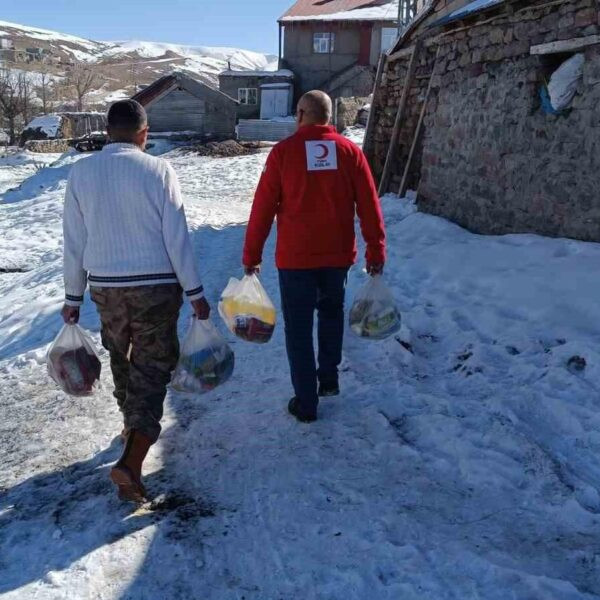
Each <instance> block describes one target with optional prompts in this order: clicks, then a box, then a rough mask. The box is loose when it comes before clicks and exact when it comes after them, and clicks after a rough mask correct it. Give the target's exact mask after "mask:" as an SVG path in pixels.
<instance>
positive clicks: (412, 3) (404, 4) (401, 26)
mask: <svg viewBox="0 0 600 600" xmlns="http://www.w3.org/2000/svg"><path fill="white" fill-rule="evenodd" d="M416 14H417V0H399V2H398V37H400V36H401V35H402V33H403V32H404V30H405V29H406V28H407V27H408V26H409V25H410V23H411V21H412V20H413V19H414V18H415V16H416Z"/></svg>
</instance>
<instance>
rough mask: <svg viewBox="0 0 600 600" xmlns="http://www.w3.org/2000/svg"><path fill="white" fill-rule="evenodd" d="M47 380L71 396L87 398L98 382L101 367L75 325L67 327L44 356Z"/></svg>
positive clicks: (93, 350) (83, 333)
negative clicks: (52, 380)
mask: <svg viewBox="0 0 600 600" xmlns="http://www.w3.org/2000/svg"><path fill="white" fill-rule="evenodd" d="M46 364H47V366H48V373H49V374H50V377H52V379H54V381H56V383H57V384H58V385H59V386H60V388H61V389H62V390H63V391H65V392H66V393H67V394H70V395H71V396H89V395H90V394H92V393H93V391H94V389H95V388H96V387H97V384H98V382H99V381H100V372H101V370H102V365H101V363H100V359H99V358H98V353H97V352H96V348H95V346H94V342H93V341H92V340H91V338H90V337H89V336H88V335H87V334H86V333H85V331H84V330H83V329H81V327H79V325H75V324H72V323H70V324H67V325H65V326H64V327H63V328H62V329H61V330H60V333H59V334H58V336H57V337H56V339H55V340H54V342H53V343H52V345H51V346H50V348H49V349H48V354H47V356H46Z"/></svg>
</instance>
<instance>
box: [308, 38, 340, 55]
mask: <svg viewBox="0 0 600 600" xmlns="http://www.w3.org/2000/svg"><path fill="white" fill-rule="evenodd" d="M334 48H335V33H315V34H314V35H313V52H314V53H315V54H331V53H332V52H333V50H334Z"/></svg>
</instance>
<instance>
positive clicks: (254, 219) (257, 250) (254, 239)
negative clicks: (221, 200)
mask: <svg viewBox="0 0 600 600" xmlns="http://www.w3.org/2000/svg"><path fill="white" fill-rule="evenodd" d="M279 160H280V159H279V153H278V151H277V148H274V149H273V150H272V151H271V154H269V157H268V159H267V162H266V165H265V168H264V171H263V174H262V176H261V178H260V181H259V183H258V188H257V189H256V194H255V196H254V203H253V204H252V211H251V213H250V221H249V222H248V228H247V229H246V241H245V244H244V256H243V259H242V262H243V264H244V266H246V267H255V266H257V265H260V264H261V262H262V254H263V249H264V246H265V242H266V241H267V238H268V237H269V233H270V231H271V227H272V226H273V220H274V219H275V215H276V214H277V209H278V207H279V203H280V201H281V189H282V181H281V165H280V162H279Z"/></svg>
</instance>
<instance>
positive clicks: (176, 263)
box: [162, 165, 204, 300]
mask: <svg viewBox="0 0 600 600" xmlns="http://www.w3.org/2000/svg"><path fill="white" fill-rule="evenodd" d="M164 183H165V186H164V194H165V203H164V207H163V217H162V233H163V241H164V243H165V248H166V249H167V254H168V255H169V259H170V260H171V264H172V265H173V269H174V270H175V274H176V275H177V279H178V280H179V283H180V284H181V287H182V288H183V289H184V290H185V294H186V296H187V297H188V299H189V300H197V299H199V298H202V297H203V296H204V288H203V287H202V283H201V282H200V275H199V274H198V270H197V269H196V264H195V261H194V252H193V250H192V242H191V240H190V234H189V232H188V226H187V220H186V218H185V209H184V208H183V199H182V197H181V188H180V187H179V181H178V179H177V174H176V173H175V171H174V170H173V168H172V167H171V166H170V165H167V170H166V173H165V180H164Z"/></svg>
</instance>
